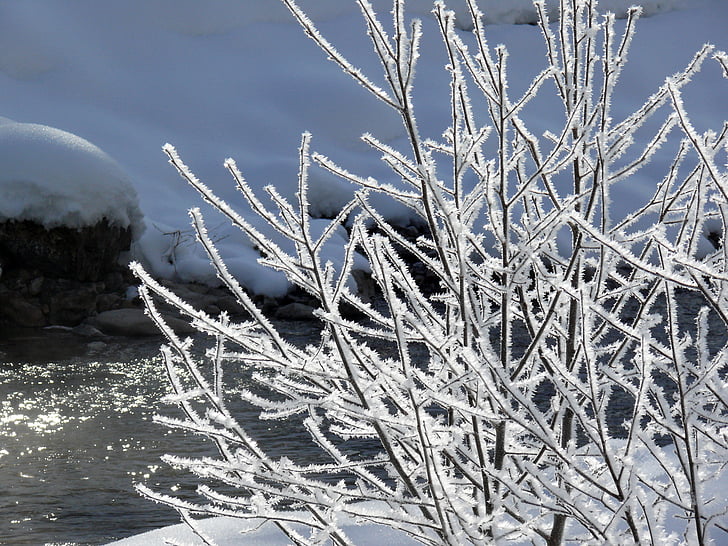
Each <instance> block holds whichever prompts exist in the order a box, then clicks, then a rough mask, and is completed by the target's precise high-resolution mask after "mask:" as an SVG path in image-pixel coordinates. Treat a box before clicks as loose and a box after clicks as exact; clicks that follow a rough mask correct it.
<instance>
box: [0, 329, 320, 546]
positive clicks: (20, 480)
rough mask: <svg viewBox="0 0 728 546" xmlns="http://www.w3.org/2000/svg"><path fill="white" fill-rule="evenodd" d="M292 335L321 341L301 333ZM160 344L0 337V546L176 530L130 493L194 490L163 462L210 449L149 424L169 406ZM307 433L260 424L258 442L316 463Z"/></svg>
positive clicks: (55, 335)
mask: <svg viewBox="0 0 728 546" xmlns="http://www.w3.org/2000/svg"><path fill="white" fill-rule="evenodd" d="M288 333H289V335H292V336H294V337H296V336H298V337H299V338H301V337H303V338H305V336H306V335H313V334H315V332H313V331H312V329H311V327H310V326H306V325H295V324H291V325H290V327H289V328H288ZM160 343H161V338H148V339H122V338H118V339H111V340H106V341H104V342H98V341H96V342H89V341H88V340H84V339H82V338H78V337H76V336H74V335H71V334H68V333H64V332H48V331H36V332H7V331H6V332H2V334H1V337H0V544H12V545H16V544H17V545H22V544H33V545H38V544H59V545H60V544H64V545H65V544H104V543H107V542H109V541H112V540H114V539H120V538H124V537H127V536H130V535H133V534H136V533H140V532H143V531H147V530H150V529H154V528H158V527H161V526H164V525H168V524H173V523H179V518H178V516H177V514H176V513H175V512H174V511H173V510H171V509H169V508H167V507H165V506H161V505H156V504H154V503H152V502H150V501H149V500H147V499H145V498H143V497H141V496H139V495H138V494H137V493H136V491H135V490H134V483H138V482H143V483H146V484H148V485H150V486H155V488H157V489H159V490H164V489H166V490H169V489H170V488H172V489H177V488H178V487H179V488H184V487H188V488H189V487H191V484H184V483H182V484H179V483H177V481H178V480H180V473H177V474H175V473H174V471H173V470H171V469H169V468H168V467H167V466H166V465H165V464H164V463H161V462H160V460H159V458H160V457H161V456H162V455H163V454H164V453H170V452H174V453H185V454H188V455H197V454H201V453H202V452H204V451H205V450H207V449H210V446H208V445H206V444H205V443H204V442H203V441H201V440H200V438H198V437H186V436H184V435H181V434H179V433H174V432H170V431H168V430H167V429H165V428H164V427H162V426H160V425H157V424H155V423H153V422H152V416H153V415H154V414H156V413H160V412H162V413H163V412H164V411H166V410H167V409H168V406H166V405H165V404H163V403H162V402H160V398H161V397H162V396H163V395H164V394H166V393H167V384H166V377H165V376H164V373H163V366H162V363H161V361H160V358H159V357H158V356H157V355H158V349H159V345H160ZM242 420H243V422H245V416H243V417H242ZM251 421H255V419H254V416H253V414H251ZM301 432H302V431H281V430H269V429H268V428H267V425H260V430H258V431H257V435H258V436H260V437H261V439H263V437H265V441H266V444H267V445H272V447H273V449H274V450H276V449H277V448H280V451H281V452H283V451H285V450H287V449H291V448H292V449H295V450H296V451H298V452H301V451H303V452H305V451H306V449H309V450H311V451H312V454H313V451H314V449H315V448H313V446H312V445H311V444H308V445H307V444H306V442H305V438H304V437H303V435H302V433H301Z"/></svg>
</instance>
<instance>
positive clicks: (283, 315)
mask: <svg viewBox="0 0 728 546" xmlns="http://www.w3.org/2000/svg"><path fill="white" fill-rule="evenodd" d="M275 316H276V318H279V319H284V320H313V319H315V318H316V317H315V316H314V314H313V307H311V306H310V305H306V304H305V303H289V304H288V305H284V306H282V307H279V308H278V309H276V312H275Z"/></svg>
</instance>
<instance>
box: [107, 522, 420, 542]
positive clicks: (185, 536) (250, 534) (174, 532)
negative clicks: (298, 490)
mask: <svg viewBox="0 0 728 546" xmlns="http://www.w3.org/2000/svg"><path fill="white" fill-rule="evenodd" d="M199 527H200V530H201V531H202V532H204V533H205V534H207V536H210V537H212V538H214V540H215V543H216V544H217V545H218V546H245V545H255V544H257V545H261V546H262V545H265V546H288V545H289V544H291V541H290V540H288V539H286V537H285V536H284V535H283V533H281V532H280V531H279V530H278V529H277V528H276V527H274V526H273V525H271V524H270V523H265V522H263V521H251V522H246V521H243V520H240V519H235V518H227V517H218V518H210V519H207V520H204V521H201V522H200V525H199ZM300 530H301V531H302V532H305V531H304V529H300ZM344 530H345V531H346V534H347V536H348V537H349V538H350V539H351V540H352V542H353V543H354V544H360V545H367V544H371V545H376V546H410V545H412V546H414V545H415V544H421V543H420V542H418V541H416V540H414V539H412V538H410V537H409V536H407V535H406V534H404V533H402V532H399V531H395V530H394V529H391V528H390V527H385V526H382V525H374V524H369V525H360V526H357V525H353V524H352V525H348V526H347V525H345V526H344ZM243 531H247V533H246V534H242V532H243ZM169 540H174V541H175V543H176V544H198V543H199V542H200V541H199V538H197V537H196V536H195V535H194V534H193V533H192V532H191V531H190V529H189V527H187V525H184V524H179V525H172V526H169V527H164V528H162V529H156V530H154V531H149V532H146V533H141V534H139V535H135V536H133V537H129V538H126V539H123V540H119V541H117V542H112V543H111V544H109V546H163V545H164V544H168V543H169V542H168V541H169Z"/></svg>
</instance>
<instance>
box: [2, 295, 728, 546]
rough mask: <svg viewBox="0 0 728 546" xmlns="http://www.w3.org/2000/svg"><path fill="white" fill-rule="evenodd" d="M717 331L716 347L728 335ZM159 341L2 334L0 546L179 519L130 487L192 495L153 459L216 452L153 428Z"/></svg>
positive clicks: (305, 449)
mask: <svg viewBox="0 0 728 546" xmlns="http://www.w3.org/2000/svg"><path fill="white" fill-rule="evenodd" d="M692 305H693V304H692V303H691V302H682V307H683V308H684V309H687V312H686V313H685V315H686V317H690V316H693V317H694V316H695V314H694V313H697V305H695V307H696V308H695V309H691V308H690V307H691V306H692ZM713 318H714V317H713ZM686 320H688V321H689V318H688V319H686ZM714 326H716V327H717V331H718V332H719V334H718V336H717V337H715V338H713V339H712V340H711V341H712V342H713V343H712V344H713V345H714V350H715V349H717V348H718V347H721V346H722V345H723V344H724V343H725V339H726V337H725V331H724V330H722V329H721V328H720V327H718V324H717V322H716V324H714ZM279 328H280V329H281V331H282V333H283V334H284V335H285V337H286V338H287V339H289V340H291V341H293V342H298V343H306V342H307V341H313V339H314V338H315V337H316V336H317V331H315V330H314V329H313V328H312V327H311V325H310V324H307V323H287V324H283V325H279ZM160 343H161V338H146V339H127V338H109V339H106V340H104V341H103V342H101V341H89V340H87V339H83V338H79V337H76V336H74V335H72V334H69V333H66V332H58V331H34V332H27V331H26V332H22V331H21V332H8V331H0V544H12V545H23V544H33V545H37V544H57V545H61V544H64V545H67V544H105V543H107V542H109V541H112V540H114V539H120V538H124V537H127V536H130V535H133V534H137V533H140V532H143V531H147V530H150V529H153V528H158V527H161V526H164V525H168V524H173V523H178V522H179V519H178V517H177V515H176V513H175V512H174V511H172V510H171V509H170V508H167V507H166V506H161V505H156V504H154V503H152V502H150V501H148V500H147V499H145V498H142V497H141V496H139V495H138V494H137V493H136V492H135V490H134V484H135V483H138V482H143V483H146V484H148V485H150V486H153V488H155V489H157V490H169V489H170V488H172V489H173V490H181V492H184V490H185V488H187V489H190V488H191V487H192V484H191V483H189V482H188V483H179V480H183V479H184V474H182V473H179V472H178V473H175V471H174V470H172V469H170V468H169V467H168V466H167V465H165V464H164V463H161V461H160V460H159V459H160V457H161V456H162V455H163V454H165V453H177V454H185V455H187V456H195V455H200V454H202V453H203V452H205V451H206V450H212V448H211V447H210V446H209V445H206V444H205V443H204V442H203V441H201V440H200V438H198V437H187V436H185V435H182V434H180V433H176V432H170V431H168V429H166V428H163V427H162V426H160V425H157V424H155V423H153V422H152V416H153V415H154V414H157V413H164V412H166V411H168V410H169V408H168V406H167V405H165V404H163V403H162V402H161V401H160V399H161V397H162V396H163V395H164V394H166V393H167V389H168V387H167V384H166V378H165V376H164V372H163V366H162V363H161V361H160V358H159V357H158V349H159V345H160ZM241 380H244V378H241ZM240 421H241V422H242V423H244V424H246V425H252V426H253V427H257V430H255V429H254V430H252V431H251V433H253V434H254V436H257V437H258V440H260V441H263V442H264V443H265V445H266V446H267V447H268V448H270V449H271V454H273V455H282V454H289V452H290V451H291V450H294V451H295V454H296V456H298V457H303V458H311V459H315V458H316V457H317V448H315V447H314V446H313V445H312V444H311V443H310V441H309V440H308V439H307V437H306V436H305V432H303V431H302V430H301V428H300V427H293V426H290V425H289V426H288V429H286V428H281V427H285V425H278V424H276V425H277V426H276V427H274V428H270V427H271V425H270V423H267V424H266V423H262V422H260V421H258V420H257V419H256V418H255V414H254V413H253V412H252V411H251V414H250V419H246V417H245V415H241V416H240ZM311 462H313V461H311ZM181 476H182V477H181Z"/></svg>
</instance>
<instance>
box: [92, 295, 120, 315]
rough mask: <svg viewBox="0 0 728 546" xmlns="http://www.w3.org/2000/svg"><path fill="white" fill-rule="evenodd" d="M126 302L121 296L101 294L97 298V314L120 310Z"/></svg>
mask: <svg viewBox="0 0 728 546" xmlns="http://www.w3.org/2000/svg"><path fill="white" fill-rule="evenodd" d="M123 302H124V298H122V297H121V296H120V295H119V294H99V296H98V297H97V298H96V312H98V313H103V312H104V311H111V310H112V309H119V308H120V307H121V306H122V304H123Z"/></svg>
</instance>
